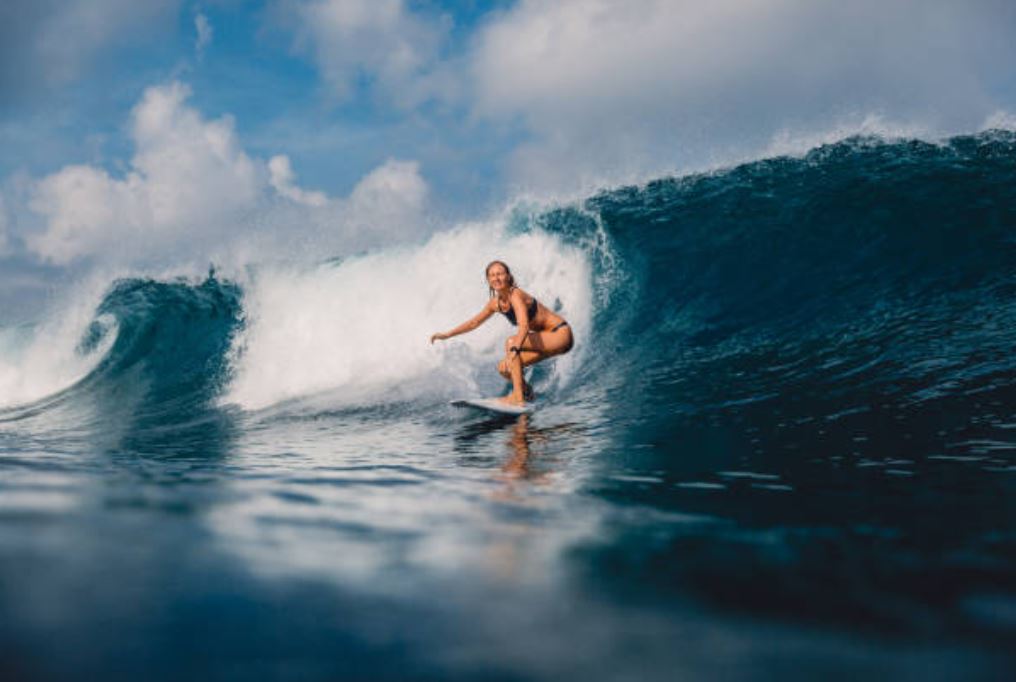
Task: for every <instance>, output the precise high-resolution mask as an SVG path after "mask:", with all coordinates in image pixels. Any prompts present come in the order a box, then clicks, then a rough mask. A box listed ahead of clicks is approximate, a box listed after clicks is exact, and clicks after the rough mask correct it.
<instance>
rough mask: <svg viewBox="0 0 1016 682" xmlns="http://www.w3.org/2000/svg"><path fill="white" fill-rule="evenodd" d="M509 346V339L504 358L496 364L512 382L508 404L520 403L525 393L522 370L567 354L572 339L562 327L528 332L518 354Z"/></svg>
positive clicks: (499, 370)
mask: <svg viewBox="0 0 1016 682" xmlns="http://www.w3.org/2000/svg"><path fill="white" fill-rule="evenodd" d="M510 344H511V338H509V339H508V341H506V342H505V358H504V360H502V361H501V362H500V363H498V366H497V369H498V372H500V373H501V376H503V377H504V378H505V379H508V380H509V381H511V382H512V392H511V395H510V396H506V399H507V400H508V402H513V403H521V402H523V401H524V398H525V395H526V393H527V391H526V388H527V387H526V383H525V378H524V377H523V374H522V369H523V368H524V367H528V366H530V365H534V364H536V363H537V362H539V361H540V360H545V359H547V358H550V357H554V356H555V355H563V354H564V353H567V352H568V351H570V350H571V348H572V345H573V338H572V333H571V328H569V327H567V326H564V327H561V328H559V329H557V330H556V331H552V332H551V331H546V332H529V335H528V336H527V337H526V339H525V340H524V341H523V342H522V348H521V349H520V350H519V352H518V353H516V352H515V351H513V350H511V348H510ZM531 397H532V396H531V394H530V399H531Z"/></svg>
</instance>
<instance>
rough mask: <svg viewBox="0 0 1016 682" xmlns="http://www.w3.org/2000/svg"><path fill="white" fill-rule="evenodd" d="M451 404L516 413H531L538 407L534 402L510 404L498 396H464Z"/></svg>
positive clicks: (502, 412) (500, 412)
mask: <svg viewBox="0 0 1016 682" xmlns="http://www.w3.org/2000/svg"><path fill="white" fill-rule="evenodd" d="M451 405H453V406H454V407H471V408H473V409H474V410H485V411H487V412H495V413H497V414H514V415H519V414H531V413H532V412H533V411H534V410H535V409H536V405H535V404H533V403H526V404H525V405H509V404H508V403H505V402H501V400H500V399H498V398H463V399H461V400H453V401H452V402H451Z"/></svg>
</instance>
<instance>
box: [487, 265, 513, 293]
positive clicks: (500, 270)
mask: <svg viewBox="0 0 1016 682" xmlns="http://www.w3.org/2000/svg"><path fill="white" fill-rule="evenodd" d="M487 283H488V284H490V288H491V289H493V290H494V291H503V290H504V288H505V287H507V286H508V271H507V270H505V267H504V266H503V265H501V264H500V263H494V265H491V266H490V269H489V270H487Z"/></svg>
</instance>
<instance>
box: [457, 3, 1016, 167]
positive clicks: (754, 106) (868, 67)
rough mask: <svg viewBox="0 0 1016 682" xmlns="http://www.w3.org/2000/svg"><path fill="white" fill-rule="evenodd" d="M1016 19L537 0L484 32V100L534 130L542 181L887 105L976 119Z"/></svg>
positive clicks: (755, 142)
mask: <svg viewBox="0 0 1016 682" xmlns="http://www.w3.org/2000/svg"><path fill="white" fill-rule="evenodd" d="M1014 20H1016V11H1014V6H1013V5H1012V4H1011V3H1010V4H1006V3H1002V2H999V1H997V0H983V1H981V2H971V3H961V4H957V3H952V2H946V1H944V0H943V1H931V2H925V1H918V0H903V1H901V2H895V3H888V4H887V3H882V2H876V1H875V0H858V1H857V2H850V3H815V2H808V1H804V0H764V1H763V0H743V1H741V2H736V3H735V2H710V3H705V2H698V1H696V0H633V2H625V3H617V2H611V1H610V0H555V1H554V2H548V1H545V0H522V1H521V2H519V3H518V4H517V5H515V6H513V7H512V8H511V9H509V10H507V11H505V12H503V13H501V14H499V15H497V16H495V17H494V18H493V19H491V20H490V21H489V22H488V23H487V25H486V26H484V27H483V28H482V29H481V30H480V31H479V33H478V35H477V36H476V41H475V45H474V49H473V52H472V54H471V57H470V64H471V65H470V71H471V82H472V87H473V90H474V92H475V103H474V110H475V113H476V114H477V115H478V116H482V117H485V118H490V119H494V120H502V121H514V122H519V123H521V125H522V126H523V127H524V129H525V130H526V131H528V132H529V133H531V135H532V139H531V141H530V142H529V143H528V144H524V145H522V146H521V147H519V148H518V150H517V151H516V153H515V154H514V156H513V164H514V165H513V169H514V177H515V178H516V179H517V180H518V181H520V182H527V181H528V182H529V183H530V184H534V185H545V184H558V185H560V184H568V183H572V182H574V181H575V179H576V178H577V177H579V176H580V175H581V173H582V172H595V173H603V172H604V171H608V172H609V171H615V172H616V173H618V174H624V173H626V172H637V171H639V170H659V169H660V167H661V166H662V167H666V166H677V165H680V164H681V163H682V162H687V161H690V160H696V161H698V162H702V161H703V160H705V161H708V160H710V159H709V158H708V157H709V156H710V155H711V154H712V155H717V154H718V155H726V154H730V153H731V152H733V151H734V150H744V149H746V148H754V149H756V150H759V149H763V148H764V147H765V146H766V145H767V144H768V143H769V141H770V139H771V138H772V137H773V136H774V135H776V134H778V133H779V132H780V131H782V130H786V129H792V130H811V131H812V132H814V133H815V134H818V133H819V132H820V131H821V130H826V129H828V128H830V127H831V126H839V127H841V128H842V127H844V126H845V127H849V126H850V125H851V122H852V121H853V122H856V123H857V124H858V125H863V123H864V121H866V120H870V116H871V115H872V114H875V115H883V116H885V117H887V118H889V119H892V120H900V121H906V122H907V123H908V124H909V125H915V126H919V127H924V128H928V129H934V130H945V129H950V128H951V129H956V128H960V129H962V128H966V129H970V128H972V127H974V126H976V125H977V124H978V123H979V122H980V121H982V120H983V119H984V117H985V115H986V113H987V112H988V111H990V110H991V109H992V108H994V107H995V106H997V105H993V94H992V92H993V87H994V84H993V83H992V77H993V74H996V73H997V72H998V65H999V64H1006V63H1013V60H1014V59H1016V42H1014V41H1012V40H1011V37H1012V35H1013V30H1014V29H1016V21H1014Z"/></svg>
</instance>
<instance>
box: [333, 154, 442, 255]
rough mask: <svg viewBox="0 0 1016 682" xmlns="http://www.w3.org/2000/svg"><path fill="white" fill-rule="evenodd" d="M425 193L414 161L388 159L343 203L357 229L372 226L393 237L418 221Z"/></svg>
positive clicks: (426, 189)
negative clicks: (345, 203)
mask: <svg viewBox="0 0 1016 682" xmlns="http://www.w3.org/2000/svg"><path fill="white" fill-rule="evenodd" d="M427 194H428V188H427V183H426V182H425V181H424V180H423V177H422V176H421V175H420V165H419V164H418V163H417V162H415V161H398V160H395V159H390V160H388V161H386V162H385V163H384V164H383V165H381V166H379V167H378V168H376V169H374V170H373V171H371V172H370V173H368V174H367V175H366V176H365V177H364V178H363V179H362V180H360V182H358V183H357V185H356V187H354V188H353V191H352V193H351V194H350V195H349V199H348V200H347V210H348V211H349V215H350V216H352V218H353V222H354V224H356V225H358V226H359V227H360V228H362V229H371V228H372V227H373V228H374V229H381V230H385V231H388V232H389V233H391V234H392V235H393V236H394V234H395V233H398V232H405V231H406V229H407V228H410V229H411V226H412V223H413V221H416V220H419V217H420V214H421V213H422V212H423V208H424V207H425V205H426V203H427Z"/></svg>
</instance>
